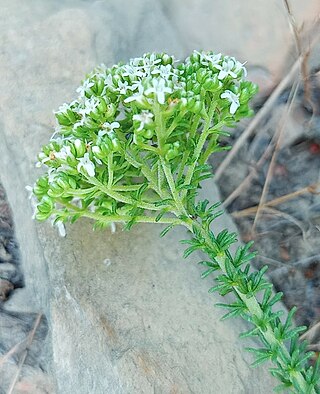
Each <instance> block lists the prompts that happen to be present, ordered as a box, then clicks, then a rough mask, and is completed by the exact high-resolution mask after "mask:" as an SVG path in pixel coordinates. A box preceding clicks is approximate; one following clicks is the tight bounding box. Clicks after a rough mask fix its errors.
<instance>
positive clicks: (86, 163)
mask: <svg viewBox="0 0 320 394" xmlns="http://www.w3.org/2000/svg"><path fill="white" fill-rule="evenodd" d="M77 160H79V163H78V166H77V170H78V171H79V172H80V170H81V168H84V169H85V170H86V171H87V173H88V175H89V176H91V177H93V176H95V171H94V163H93V162H92V161H91V160H90V158H89V153H85V154H84V156H83V157H81V158H80V159H77Z"/></svg>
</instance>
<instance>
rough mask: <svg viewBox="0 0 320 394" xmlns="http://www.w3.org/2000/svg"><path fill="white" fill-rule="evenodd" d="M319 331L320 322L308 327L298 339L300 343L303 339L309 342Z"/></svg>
mask: <svg viewBox="0 0 320 394" xmlns="http://www.w3.org/2000/svg"><path fill="white" fill-rule="evenodd" d="M319 329H320V322H318V323H317V324H315V325H314V326H312V327H310V328H309V329H308V330H307V331H306V332H305V333H303V334H302V335H300V337H299V339H300V340H301V341H303V340H304V339H308V341H309V342H311V341H312V340H313V338H314V337H315V335H316V334H317V331H318V330H319Z"/></svg>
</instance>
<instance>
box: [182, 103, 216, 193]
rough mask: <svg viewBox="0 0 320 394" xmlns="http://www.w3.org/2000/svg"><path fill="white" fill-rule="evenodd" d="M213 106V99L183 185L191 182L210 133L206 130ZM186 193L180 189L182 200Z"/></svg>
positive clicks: (186, 191) (214, 104) (214, 106)
mask: <svg viewBox="0 0 320 394" xmlns="http://www.w3.org/2000/svg"><path fill="white" fill-rule="evenodd" d="M215 108H216V103H215V102H214V101H213V102H212V103H211V106H210V108H209V111H208V116H207V119H206V123H205V125H204V128H203V130H202V132H201V135H200V138H199V141H198V143H197V146H196V149H195V150H194V153H193V156H192V161H191V162H192V164H191V165H190V166H189V167H188V170H187V174H186V179H185V182H184V183H185V185H189V184H190V182H191V179H192V176H193V174H194V170H195V168H196V166H197V164H198V160H199V156H200V154H201V151H202V149H203V146H204V144H205V142H206V140H207V138H208V135H209V134H210V133H209V132H208V130H209V127H210V123H211V119H212V116H213V112H214V110H215ZM187 193H188V190H183V191H182V194H181V196H182V200H183V199H184V198H185V197H186V195H187Z"/></svg>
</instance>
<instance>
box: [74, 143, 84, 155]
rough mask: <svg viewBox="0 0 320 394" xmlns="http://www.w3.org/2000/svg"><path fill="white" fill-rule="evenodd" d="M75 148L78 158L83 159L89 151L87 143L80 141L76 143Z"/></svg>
mask: <svg viewBox="0 0 320 394" xmlns="http://www.w3.org/2000/svg"><path fill="white" fill-rule="evenodd" d="M74 147H75V149H76V157H82V156H83V155H84V154H85V153H86V151H87V149H86V145H85V143H84V142H83V141H81V140H79V139H76V140H75V141H74Z"/></svg>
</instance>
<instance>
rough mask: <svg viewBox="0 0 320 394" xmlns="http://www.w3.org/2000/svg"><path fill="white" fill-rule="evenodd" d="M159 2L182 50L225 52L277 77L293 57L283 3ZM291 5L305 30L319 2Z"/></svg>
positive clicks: (294, 1) (266, 0) (272, 0)
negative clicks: (288, 59)
mask: <svg viewBox="0 0 320 394" xmlns="http://www.w3.org/2000/svg"><path fill="white" fill-rule="evenodd" d="M162 4H163V8H164V10H165V12H166V15H167V16H168V18H169V20H170V21H171V22H172V24H173V26H175V28H176V29H177V32H178V33H179V37H180V38H181V39H182V43H183V44H184V46H183V48H184V51H186V53H188V52H190V51H192V50H193V49H195V48H201V49H204V50H214V51H217V52H224V53H227V54H231V55H232V56H236V57H238V58H239V59H240V60H242V61H247V62H248V65H258V66H262V67H266V68H267V69H268V70H269V71H270V72H271V73H272V74H274V75H275V77H276V78H282V71H283V68H286V67H285V65H286V62H287V58H289V57H290V59H292V58H294V57H295V56H296V55H295V52H293V53H292V48H294V49H295V42H294V38H293V35H292V33H291V29H290V26H289V21H288V16H287V13H286V10H285V7H284V5H283V3H282V2H279V1H277V0H261V1H255V0H249V1H246V2H228V1H224V0H214V1H212V0H198V1H194V0H172V1H170V2H168V1H166V0H162ZM290 4H291V8H292V13H293V15H294V16H295V19H296V20H297V24H298V26H299V27H300V26H301V25H302V23H303V24H304V28H305V29H307V28H308V27H309V25H310V24H311V23H313V22H314V19H315V15H317V14H318V13H319V11H320V4H319V2H318V1H317V0H312V1H308V2H307V3H306V2H304V3H303V2H301V1H299V0H292V1H290ZM308 22H309V23H308ZM308 41H310V40H308Z"/></svg>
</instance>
